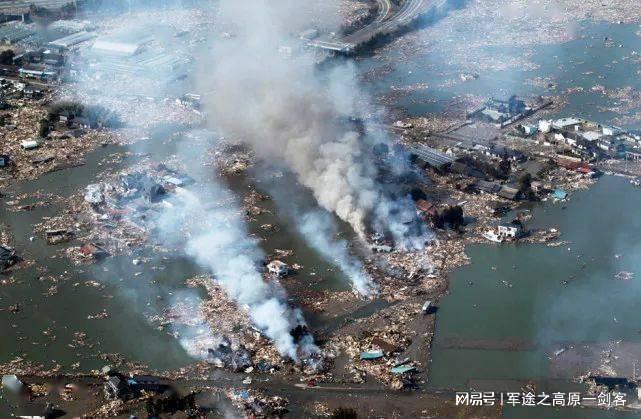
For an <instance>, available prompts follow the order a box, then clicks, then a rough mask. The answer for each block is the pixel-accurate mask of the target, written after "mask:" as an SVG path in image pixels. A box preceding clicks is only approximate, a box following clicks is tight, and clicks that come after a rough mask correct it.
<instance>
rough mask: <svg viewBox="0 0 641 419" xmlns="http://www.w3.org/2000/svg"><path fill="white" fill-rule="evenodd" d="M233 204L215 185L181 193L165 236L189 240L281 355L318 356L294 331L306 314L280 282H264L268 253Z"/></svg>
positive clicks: (166, 219) (167, 215) (162, 222)
mask: <svg viewBox="0 0 641 419" xmlns="http://www.w3.org/2000/svg"><path fill="white" fill-rule="evenodd" d="M205 200H206V201H205ZM206 202H212V203H217V204H216V205H214V206H211V205H206ZM233 202H234V199H233V197H232V196H231V193H230V192H229V191H228V190H227V189H226V188H225V187H223V186H222V185H220V184H218V183H216V182H215V181H212V182H210V183H208V185H207V191H202V190H201V191H198V194H196V193H194V192H191V191H188V190H184V189H178V190H177V194H176V197H175V198H173V199H172V200H170V201H169V202H168V209H167V210H166V211H164V212H163V213H162V214H161V216H160V218H159V220H158V221H159V222H158V225H159V226H160V229H161V234H162V235H163V236H164V237H165V238H166V239H167V240H168V241H170V242H173V241H182V240H183V238H184V237H185V236H186V237H188V238H189V239H188V242H187V245H186V253H187V254H188V255H190V256H192V257H193V258H194V259H195V260H196V261H197V262H198V263H199V264H200V265H201V266H203V267H204V268H206V269H207V270H208V271H211V272H212V273H213V274H214V276H215V279H216V280H217V281H218V282H219V283H220V284H221V285H222V286H223V288H224V289H225V290H226V291H227V293H228V294H229V296H230V297H231V298H232V299H233V300H234V301H236V302H237V303H238V304H240V305H241V306H244V307H246V309H247V310H248V312H249V314H250V316H251V319H252V322H253V323H254V324H255V325H256V327H257V328H258V329H260V330H261V331H262V332H263V333H264V334H265V335H266V336H267V337H269V338H270V339H271V340H273V342H274V344H275V345H276V348H277V349H278V350H279V352H280V353H281V354H283V355H286V356H288V357H290V358H292V359H294V360H297V359H299V356H300V355H309V354H311V353H313V352H316V350H317V349H316V347H315V346H314V345H313V343H312V342H311V337H307V339H306V340H305V339H304V340H303V341H302V342H299V343H296V342H294V338H293V337H292V335H291V334H290V331H291V330H293V329H294V328H295V327H296V326H299V325H301V326H304V325H305V322H304V320H303V317H302V314H301V312H300V311H299V310H297V309H292V308H291V307H289V306H288V305H287V303H286V296H285V293H284V291H283V290H282V288H281V287H279V286H278V283H277V282H270V283H267V282H265V281H264V280H263V277H262V274H261V272H260V264H261V262H262V260H263V259H264V254H263V253H262V251H261V250H260V248H259V247H258V244H257V242H256V241H255V240H252V239H251V238H250V237H249V236H248V233H247V230H246V228H245V225H244V223H243V222H242V218H241V216H240V211H239V209H238V208H237V207H236V206H235V205H234V204H233ZM221 203H222V204H221Z"/></svg>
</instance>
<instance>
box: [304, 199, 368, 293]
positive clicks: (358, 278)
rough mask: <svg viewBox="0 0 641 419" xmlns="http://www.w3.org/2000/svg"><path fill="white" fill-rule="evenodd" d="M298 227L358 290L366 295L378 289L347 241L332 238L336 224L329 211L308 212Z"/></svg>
mask: <svg viewBox="0 0 641 419" xmlns="http://www.w3.org/2000/svg"><path fill="white" fill-rule="evenodd" d="M297 228H298V230H299V231H300V232H301V233H302V234H303V235H304V236H305V237H306V238H307V240H308V242H309V243H310V244H311V246H312V247H313V248H314V249H316V250H317V251H318V252H320V253H321V254H322V255H323V256H324V257H325V258H327V259H328V260H330V261H332V262H333V263H334V264H336V266H338V267H339V269H340V270H341V271H342V272H343V273H344V274H345V275H346V276H347V277H348V278H349V280H350V281H351V282H352V285H353V286H354V289H356V291H358V292H359V293H360V294H362V295H366V296H367V295H371V294H373V293H374V292H375V291H376V288H375V285H374V284H373V283H372V279H371V278H370V276H369V275H368V274H367V272H365V270H364V269H363V264H362V263H361V262H360V260H358V259H357V258H356V257H354V256H353V255H351V254H350V253H349V251H348V248H347V241H346V240H338V241H332V240H331V239H330V238H331V237H334V236H336V225H335V224H334V222H333V220H332V219H331V217H330V215H329V214H328V213H325V212H322V211H314V212H308V213H306V214H304V215H303V216H302V217H299V219H298V223H297Z"/></svg>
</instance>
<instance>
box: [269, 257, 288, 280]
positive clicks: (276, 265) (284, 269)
mask: <svg viewBox="0 0 641 419" xmlns="http://www.w3.org/2000/svg"><path fill="white" fill-rule="evenodd" d="M267 270H268V271H269V273H271V274H273V275H276V276H285V275H287V274H288V273H289V266H288V265H287V264H286V263H285V262H283V261H280V260H272V261H271V262H269V263H268V264H267Z"/></svg>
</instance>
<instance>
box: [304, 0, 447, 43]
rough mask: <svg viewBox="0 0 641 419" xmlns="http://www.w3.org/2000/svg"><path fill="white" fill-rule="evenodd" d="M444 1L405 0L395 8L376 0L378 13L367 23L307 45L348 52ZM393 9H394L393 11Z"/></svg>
mask: <svg viewBox="0 0 641 419" xmlns="http://www.w3.org/2000/svg"><path fill="white" fill-rule="evenodd" d="M445 2H446V0H406V1H405V2H404V3H403V5H402V6H401V7H400V8H395V7H394V5H393V4H392V2H391V0H377V3H378V11H379V13H378V15H377V17H376V19H374V21H373V22H372V23H370V24H369V25H367V26H365V27H364V28H361V29H359V30H357V31H356V32H354V33H351V34H349V35H347V36H344V37H343V38H340V39H332V40H327V39H325V40H324V39H318V40H314V41H310V42H308V43H307V45H308V46H310V47H314V48H321V49H326V50H331V51H338V52H342V53H348V54H349V53H351V52H353V51H354V50H355V49H356V48H358V47H359V46H360V45H362V44H364V43H366V42H368V41H370V40H371V39H373V38H374V37H376V36H380V35H385V34H389V33H392V32H394V31H396V30H398V29H399V28H401V27H403V26H405V25H407V24H409V23H411V22H412V21H413V20H415V19H416V18H418V17H419V16H420V15H421V14H423V13H425V12H427V11H428V10H429V9H431V8H433V7H438V6H440V5H442V4H444V3H445ZM394 9H396V10H395V11H393V10H394Z"/></svg>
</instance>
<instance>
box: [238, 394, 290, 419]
mask: <svg viewBox="0 0 641 419" xmlns="http://www.w3.org/2000/svg"><path fill="white" fill-rule="evenodd" d="M226 395H227V396H228V397H229V399H230V400H231V401H232V403H233V404H234V405H235V406H236V407H237V408H238V409H240V410H241V411H242V412H245V414H246V415H248V416H251V417H261V418H262V417H280V416H282V415H283V414H285V413H287V411H288V410H287V406H288V405H289V401H288V400H287V399H286V398H284V397H279V396H267V395H265V394H263V393H262V392H259V391H257V390H247V389H229V390H227V391H226Z"/></svg>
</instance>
